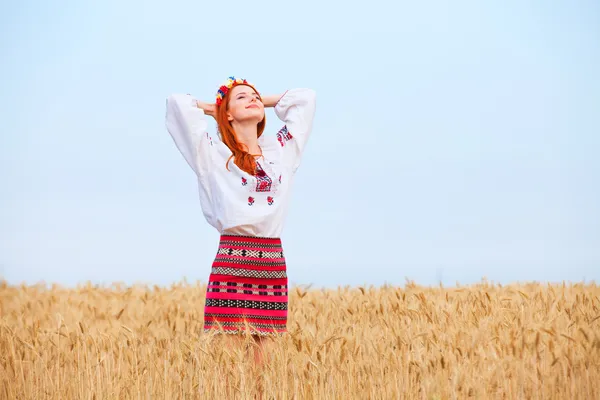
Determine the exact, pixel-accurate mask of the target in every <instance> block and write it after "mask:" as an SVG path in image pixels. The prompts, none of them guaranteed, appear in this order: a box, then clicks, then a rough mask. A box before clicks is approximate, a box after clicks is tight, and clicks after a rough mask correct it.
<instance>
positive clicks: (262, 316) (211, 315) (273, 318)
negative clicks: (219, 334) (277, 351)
mask: <svg viewBox="0 0 600 400" xmlns="http://www.w3.org/2000/svg"><path fill="white" fill-rule="evenodd" d="M204 316H205V317H221V318H245V319H265V320H269V319H272V320H278V321H285V320H287V317H279V316H274V315H252V314H224V313H205V314H204Z"/></svg>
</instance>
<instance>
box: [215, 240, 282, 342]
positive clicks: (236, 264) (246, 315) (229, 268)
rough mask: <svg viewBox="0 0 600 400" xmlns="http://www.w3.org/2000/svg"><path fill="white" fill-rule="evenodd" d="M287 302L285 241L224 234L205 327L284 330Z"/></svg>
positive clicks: (269, 332)
mask: <svg viewBox="0 0 600 400" xmlns="http://www.w3.org/2000/svg"><path fill="white" fill-rule="evenodd" d="M287 306H288V279H287V274H286V264H285V257H284V255H283V248H282V246H281V240H280V239H279V238H263V237H251V236H233V235H222V236H221V240H220V243H219V250H218V251H217V256H216V257H215V260H214V262H213V265H212V271H211V274H210V276H209V279H208V287H207V290H206V304H205V307H204V330H205V332H209V331H218V332H225V333H231V334H236V333H244V332H246V331H248V333H250V334H252V335H278V334H282V333H285V332H286V325H287Z"/></svg>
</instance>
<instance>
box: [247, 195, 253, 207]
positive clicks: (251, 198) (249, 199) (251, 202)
mask: <svg viewBox="0 0 600 400" xmlns="http://www.w3.org/2000/svg"><path fill="white" fill-rule="evenodd" d="M252 204H254V197H252V196H250V197H248V205H249V206H251V205H252Z"/></svg>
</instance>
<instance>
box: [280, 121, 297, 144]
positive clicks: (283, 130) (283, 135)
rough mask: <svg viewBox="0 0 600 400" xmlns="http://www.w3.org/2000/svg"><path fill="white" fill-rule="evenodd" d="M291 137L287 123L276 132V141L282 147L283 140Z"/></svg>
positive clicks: (285, 140)
mask: <svg viewBox="0 0 600 400" xmlns="http://www.w3.org/2000/svg"><path fill="white" fill-rule="evenodd" d="M293 138H294V137H293V136H292V134H291V133H290V132H289V131H288V128H287V125H284V127H283V128H281V129H280V130H279V132H277V141H278V142H279V144H280V145H281V146H282V147H283V145H285V142H287V141H288V140H292V139H293Z"/></svg>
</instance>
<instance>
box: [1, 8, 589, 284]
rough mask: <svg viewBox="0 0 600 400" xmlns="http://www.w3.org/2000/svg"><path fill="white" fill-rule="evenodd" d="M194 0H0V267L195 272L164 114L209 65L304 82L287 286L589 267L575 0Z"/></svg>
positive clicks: (198, 275) (204, 272)
mask: <svg viewBox="0 0 600 400" xmlns="http://www.w3.org/2000/svg"><path fill="white" fill-rule="evenodd" d="M203 3H206V4H203ZM213 3H214V4H213ZM217 3H218V2H210V3H209V2H197V1H194V2H192V1H177V2H171V3H167V2H157V1H146V2H117V1H103V2H85V1H76V2H75V1H70V2H69V1H64V2H61V3H55V4H48V3H47V2H38V1H23V2H9V3H7V4H3V5H2V6H1V8H0V33H1V35H0V49H1V51H2V60H3V61H2V63H1V64H0V76H1V77H2V90H1V91H0V109H1V110H2V120H3V125H2V128H3V129H2V133H1V135H0V185H1V187H2V192H1V193H2V196H0V274H2V275H3V276H4V278H5V279H7V280H8V281H9V282H11V283H20V282H27V283H35V282H40V281H45V282H55V283H60V284H64V285H74V284H77V283H80V282H84V281H87V280H91V281H92V282H95V283H99V284H108V283H111V282H115V281H120V282H126V283H134V282H141V283H156V284H165V285H166V284H170V283H172V282H177V281H180V280H182V279H183V278H184V277H185V278H187V279H188V281H196V280H201V281H206V279H207V278H208V274H209V273H210V264H211V262H212V259H213V258H214V255H215V252H216V246H217V243H218V233H217V232H216V231H215V230H214V229H213V228H212V227H210V226H209V225H208V224H207V223H206V222H205V221H204V219H203V216H202V213H201V209H200V205H199V203H198V196H197V187H196V181H195V179H194V175H193V172H192V171H191V169H189V167H188V166H187V164H186V163H185V161H184V160H183V158H182V157H181V155H180V154H179V153H178V151H177V150H176V148H175V147H174V144H173V143H172V140H171V138H170V137H169V136H168V133H167V132H166V130H165V128H164V112H165V110H164V105H165V98H166V96H167V95H168V94H170V93H173V92H185V93H192V94H194V95H196V96H198V97H202V98H206V99H207V100H210V99H212V97H213V96H214V92H215V90H216V88H217V87H218V85H219V84H220V83H221V82H222V81H223V80H224V79H225V78H226V77H227V76H229V75H236V76H242V77H245V78H247V79H249V80H250V81H252V82H253V83H255V84H256V86H257V87H258V88H259V89H260V90H261V91H262V92H263V93H281V92H283V91H284V90H285V89H287V88H291V87H310V88H313V89H315V90H316V91H317V96H318V109H317V115H316V118H315V124H314V130H313V134H312V137H311V139H310V141H309V144H308V146H307V148H306V152H305V155H304V159H303V164H302V166H301V167H300V169H299V171H298V175H297V179H296V184H295V187H294V194H293V200H292V203H291V209H290V212H289V215H288V219H287V224H286V228H285V230H284V233H283V236H282V239H283V242H284V248H285V251H286V257H287V261H288V273H289V279H290V283H292V284H310V283H312V284H314V285H316V286H329V287H334V286H337V285H346V284H348V285H357V284H374V285H380V284H383V283H386V282H387V283H391V284H404V282H405V279H406V278H408V279H412V280H414V281H416V282H417V283H420V284H424V285H431V284H436V283H437V282H438V281H440V280H441V281H442V282H443V283H444V284H446V285H453V284H455V283H457V282H458V283H460V284H468V283H474V282H479V281H480V280H481V279H482V278H483V277H486V278H487V279H488V280H491V281H495V282H500V283H510V282H514V281H531V280H535V281H562V280H569V281H581V280H584V279H585V280H586V281H590V280H598V279H599V278H600V206H599V204H600V158H599V157H598V150H599V149H600V138H599V136H600V135H599V134H600V113H599V112H598V110H600V40H598V39H599V38H600V5H599V4H598V3H597V2H594V1H573V2H558V1H550V2H530V1H525V2H524V1H505V2H502V3H492V2H476V1H464V2H452V3H451V2H441V1H440V2H391V1H389V2H377V1H374V2H373V1H371V2H365V3H362V4H353V3H347V4H345V5H344V6H333V5H328V4H326V3H323V2H315V1H304V2H296V3H290V2H288V3H283V2H277V3H275V2H259V3H248V2H243V3H242V2H227V3H226V4H225V3H223V4H222V5H219V4H217ZM267 121H268V122H267V129H268V132H270V133H271V134H273V133H275V132H276V130H277V129H278V128H279V127H280V124H279V121H277V118H276V116H275V115H274V113H273V112H272V111H271V110H270V111H269V113H268V114H267Z"/></svg>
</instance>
